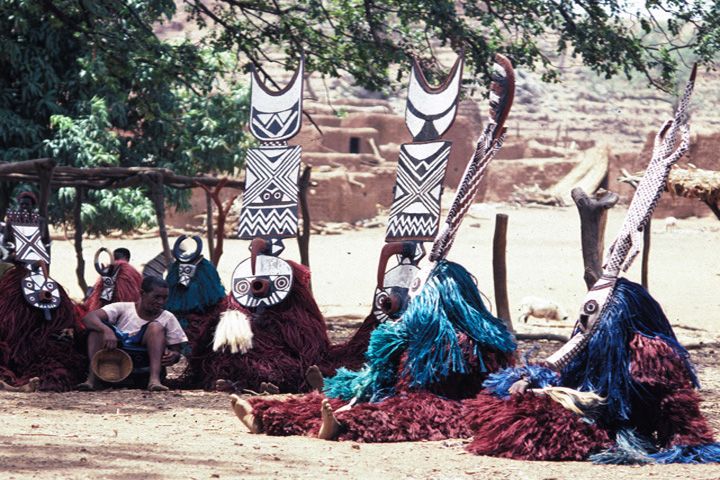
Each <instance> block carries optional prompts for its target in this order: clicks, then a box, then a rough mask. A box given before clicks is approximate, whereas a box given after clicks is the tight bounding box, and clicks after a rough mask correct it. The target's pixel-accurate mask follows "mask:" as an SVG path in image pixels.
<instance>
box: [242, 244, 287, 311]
mask: <svg viewBox="0 0 720 480" xmlns="http://www.w3.org/2000/svg"><path fill="white" fill-rule="evenodd" d="M292 280H293V276H292V267H290V265H289V264H288V263H287V262H286V261H284V260H282V259H280V258H278V257H272V256H269V255H258V256H257V257H255V274H254V275H253V273H252V267H251V259H250V258H248V259H246V260H243V261H242V262H240V264H238V266H237V267H235V271H234V272H233V275H232V294H233V297H235V300H237V302H238V303H239V304H240V305H242V306H243V307H247V308H256V307H260V306H263V307H269V306H272V305H276V304H278V303H280V302H282V301H283V300H284V299H285V297H287V296H288V294H289V293H290V288H291V287H292Z"/></svg>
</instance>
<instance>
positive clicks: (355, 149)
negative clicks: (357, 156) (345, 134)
mask: <svg viewBox="0 0 720 480" xmlns="http://www.w3.org/2000/svg"><path fill="white" fill-rule="evenodd" d="M350 153H360V137H350Z"/></svg>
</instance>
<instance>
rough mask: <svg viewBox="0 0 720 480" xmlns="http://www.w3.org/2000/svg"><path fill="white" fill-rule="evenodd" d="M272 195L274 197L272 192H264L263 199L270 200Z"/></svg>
mask: <svg viewBox="0 0 720 480" xmlns="http://www.w3.org/2000/svg"><path fill="white" fill-rule="evenodd" d="M271 197H272V194H271V193H270V192H265V193H263V194H262V199H263V200H265V201H266V202H267V201H268V200H270V198H271Z"/></svg>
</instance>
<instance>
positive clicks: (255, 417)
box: [233, 56, 515, 442]
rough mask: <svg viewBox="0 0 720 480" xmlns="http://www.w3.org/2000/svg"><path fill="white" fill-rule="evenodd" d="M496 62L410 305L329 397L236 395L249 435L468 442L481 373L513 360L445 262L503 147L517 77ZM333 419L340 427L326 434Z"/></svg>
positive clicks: (466, 283)
mask: <svg viewBox="0 0 720 480" xmlns="http://www.w3.org/2000/svg"><path fill="white" fill-rule="evenodd" d="M496 61H497V65H496V66H495V69H494V72H495V74H494V82H493V85H492V88H491V90H492V94H491V115H490V120H489V122H488V125H487V126H486V128H485V130H484V132H483V134H482V135H481V137H480V139H479V141H478V144H477V148H476V151H475V154H474V155H473V157H472V158H471V160H470V161H469V162H468V165H467V168H466V170H465V173H464V175H463V178H462V180H461V183H460V186H459V187H458V191H457V193H456V196H455V199H454V201H453V204H452V206H451V208H450V213H449V214H448V218H447V219H446V221H445V223H444V226H443V227H442V229H441V230H440V232H439V233H438V234H437V235H436V237H435V240H434V243H433V247H432V249H431V252H432V253H431V256H430V264H429V265H426V266H425V267H423V268H422V269H420V270H419V271H418V272H416V274H415V275H414V277H413V278H412V279H411V280H410V281H409V282H408V284H407V289H408V295H409V302H408V305H407V308H406V309H405V310H404V312H403V313H402V315H401V316H400V318H399V319H397V320H396V321H390V320H389V321H386V322H385V323H383V324H381V325H380V326H379V327H378V328H377V329H376V330H375V331H374V332H373V333H372V335H371V338H370V344H369V348H368V351H367V354H366V364H365V366H364V367H363V368H362V369H360V370H358V371H350V370H348V369H339V370H338V373H337V375H336V376H335V377H333V378H330V379H328V380H327V381H326V383H325V389H324V393H325V395H326V397H327V398H325V399H323V397H322V396H321V395H319V394H310V395H308V396H305V397H296V398H292V399H289V400H287V401H283V400H274V399H260V398H251V399H249V402H244V401H243V400H242V399H240V398H239V397H234V398H233V408H234V410H235V413H236V415H238V417H240V418H241V420H243V423H246V425H248V424H249V425H248V426H251V430H253V431H258V432H259V431H262V432H264V433H267V434H269V435H307V434H309V433H311V432H313V431H316V430H317V429H318V427H321V428H320V437H321V438H337V439H340V440H357V441H367V442H388V441H416V440H428V439H431V440H437V439H441V438H449V437H466V436H469V433H470V430H469V424H467V422H466V420H465V418H464V415H463V412H464V408H465V407H464V400H463V399H464V398H467V397H468V396H473V395H474V394H475V393H477V392H478V391H479V389H480V387H481V382H482V380H483V379H484V378H485V377H486V376H487V373H489V372H492V371H495V370H497V369H499V368H502V367H504V366H507V365H509V364H512V352H513V351H514V349H515V343H514V339H513V337H512V335H511V334H510V332H508V330H507V328H506V326H505V324H504V323H503V322H502V320H500V319H498V318H496V317H494V316H493V315H492V314H491V313H490V312H489V311H488V310H487V308H486V307H485V306H484V304H483V302H482V299H481V296H480V293H479V291H478V289H477V286H476V284H475V282H474V279H473V278H472V276H471V275H470V274H469V273H468V272H467V270H465V269H464V268H463V267H462V266H460V265H459V264H457V263H453V262H450V261H448V260H446V256H447V254H448V252H449V249H450V246H451V245H452V242H453V239H454V237H455V235H456V233H457V231H458V228H459V225H460V222H461V221H462V218H463V216H464V214H465V213H466V212H467V210H468V209H469V207H470V205H471V203H472V201H473V199H474V197H475V194H476V193H477V191H478V189H479V184H480V181H481V179H482V177H483V174H484V172H485V170H486V168H487V166H488V164H489V162H490V160H492V158H493V157H494V155H495V154H496V153H497V151H498V150H499V149H500V147H501V146H502V143H503V139H504V128H503V122H504V121H505V119H506V117H507V114H508V112H509V109H510V106H511V105H512V97H513V93H514V76H513V71H512V66H511V65H510V62H509V61H508V60H507V59H505V58H504V57H502V56H497V58H496ZM348 402H349V403H348ZM344 404H347V405H345V408H342V409H337V407H340V406H341V405H344ZM321 405H322V413H321V415H319V414H318V412H319V410H320V408H321ZM348 407H351V408H348ZM336 409H337V410H336ZM333 410H336V411H335V412H333ZM248 415H249V416H248ZM248 419H251V420H252V422H248V421H247V420H248ZM328 419H330V420H331V421H330V422H328ZM332 422H335V423H336V424H337V425H338V428H337V430H336V431H335V432H334V434H333V435H327V434H326V433H327V430H325V429H326V426H327V424H328V423H332ZM253 427H257V428H253ZM324 432H325V433H324Z"/></svg>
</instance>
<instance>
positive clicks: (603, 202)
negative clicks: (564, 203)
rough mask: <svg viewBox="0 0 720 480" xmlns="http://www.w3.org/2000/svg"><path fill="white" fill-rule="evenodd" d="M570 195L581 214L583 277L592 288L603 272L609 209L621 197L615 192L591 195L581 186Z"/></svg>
mask: <svg viewBox="0 0 720 480" xmlns="http://www.w3.org/2000/svg"><path fill="white" fill-rule="evenodd" d="M570 195H571V196H572V199H573V201H574V202H575V205H576V206H577V209H578V213H579V214H580V239H581V242H582V255H583V265H584V267H585V274H584V275H583V278H584V280H585V285H586V286H587V288H588V289H590V287H592V286H593V285H594V284H595V282H596V281H597V279H598V278H600V275H601V274H602V257H603V241H604V240H603V239H604V238H605V224H606V223H607V211H608V210H609V209H611V208H612V207H613V206H615V204H616V203H617V202H618V200H619V197H618V195H617V194H615V193H613V192H602V193H599V194H596V195H594V196H592V197H590V196H588V194H586V193H585V192H584V191H583V189H582V188H580V187H576V188H573V189H572V192H570Z"/></svg>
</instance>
